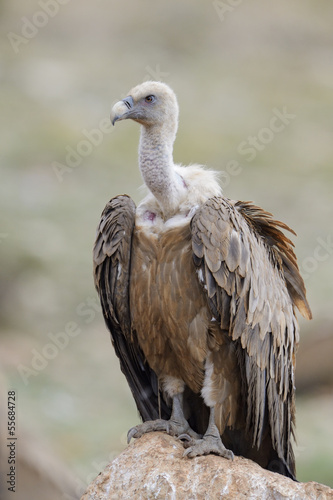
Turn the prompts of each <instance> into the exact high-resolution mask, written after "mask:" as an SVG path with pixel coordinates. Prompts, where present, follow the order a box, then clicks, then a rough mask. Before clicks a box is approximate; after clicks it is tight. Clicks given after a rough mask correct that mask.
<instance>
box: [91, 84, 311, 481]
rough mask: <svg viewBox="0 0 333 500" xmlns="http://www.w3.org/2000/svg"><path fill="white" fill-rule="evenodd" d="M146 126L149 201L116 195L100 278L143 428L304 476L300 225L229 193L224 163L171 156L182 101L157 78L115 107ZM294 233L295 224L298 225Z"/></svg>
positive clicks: (137, 430)
mask: <svg viewBox="0 0 333 500" xmlns="http://www.w3.org/2000/svg"><path fill="white" fill-rule="evenodd" d="M126 119H132V120H134V121H136V122H138V123H139V124H140V125H141V136H140V146H139V167H140V171H141V174H142V177H143V180H144V183H145V185H146V186H147V188H148V190H149V194H148V196H147V197H146V198H145V199H144V200H143V201H142V202H141V203H140V204H139V206H138V207H136V206H135V204H134V202H133V201H132V200H131V198H129V197H128V196H126V195H123V196H116V197H115V198H113V199H112V200H111V201H110V202H109V203H107V205H106V207H105V209H104V211H103V213H102V216H101V220H100V223H99V226H98V230H97V238H96V242H95V247H94V278H95V285H96V288H97V291H98V293H99V296H100V300H101V304H102V310H103V315H104V318H105V321H106V324H107V327H108V329H109V330H110V332H111V338H112V343H113V346H114V349H115V352H116V354H117V356H118V357H119V360H120V366H121V369H122V371H123V373H124V374H125V376H126V378H127V382H128V384H129V386H130V388H131V391H132V393H133V396H134V399H135V402H136V405H137V408H138V410H139V413H140V415H141V417H142V420H143V423H142V424H140V425H137V426H135V427H133V428H132V429H131V430H130V431H129V433H128V439H129V440H130V439H131V438H138V437H140V436H141V435H143V434H144V433H147V432H150V431H166V432H167V433H169V434H171V435H174V436H177V437H179V438H180V439H182V441H183V443H184V447H185V448H186V451H185V453H184V454H185V455H187V456H188V457H194V456H197V455H204V454H209V453H215V454H218V455H221V456H222V457H226V458H231V459H232V458H233V454H234V453H235V454H237V455H243V456H244V457H247V458H250V459H252V460H254V461H256V462H257V463H258V464H260V465H261V466H262V467H265V468H268V469H270V470H274V471H277V472H279V473H281V474H284V475H286V476H289V477H292V478H295V459H294V454H293V449H292V438H293V434H294V423H295V401H294V368H295V353H296V349H297V344H298V339H299V333H298V323H297V319H296V315H295V309H296V307H297V308H298V309H299V311H300V312H301V314H302V315H303V316H304V317H305V318H309V319H310V318H311V311H310V308H309V305H308V302H307V300H306V294H305V287H304V282H303V280H302V278H301V276H300V274H299V269H298V266H297V262H296V256H295V254H294V251H293V243H292V242H291V241H290V240H289V239H288V238H287V237H286V236H285V234H284V233H283V232H282V231H281V230H288V231H291V232H292V233H293V231H292V230H291V229H290V228H289V227H288V226H287V225H286V224H283V223H282V222H278V221H276V220H274V219H273V218H272V215H271V214H270V213H268V212H265V211H264V210H262V209H261V208H259V207H257V206H255V205H253V204H252V203H249V202H242V201H232V200H230V199H228V198H226V197H224V196H223V195H222V191H221V188H220V186H219V184H218V182H217V175H216V173H215V172H212V171H209V170H206V169H205V168H203V167H201V166H198V165H192V166H188V167H183V166H180V165H176V164H175V163H174V161H173V154H172V152H173V143H174V140H175V137H176V131H177V126H178V104H177V100H176V96H175V94H174V92H173V91H172V90H171V89H170V87H169V86H167V85H166V84H164V83H160V82H145V83H142V84H140V85H138V86H136V87H135V88H133V89H132V90H131V91H130V92H129V95H128V97H125V98H124V99H122V100H121V101H119V102H117V103H116V104H115V105H114V107H113V108H112V112H111V121H112V123H113V124H115V122H117V121H120V120H126ZM294 234H295V233H294Z"/></svg>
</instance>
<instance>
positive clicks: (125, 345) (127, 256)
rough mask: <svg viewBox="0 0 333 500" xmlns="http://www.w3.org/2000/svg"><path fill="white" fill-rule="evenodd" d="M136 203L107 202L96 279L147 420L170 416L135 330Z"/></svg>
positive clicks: (124, 369) (100, 228) (122, 363)
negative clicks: (132, 284)
mask: <svg viewBox="0 0 333 500" xmlns="http://www.w3.org/2000/svg"><path fill="white" fill-rule="evenodd" d="M135 211H136V208H135V204H134V202H133V201H132V200H131V198H129V197H128V196H126V195H124V196H117V197H115V198H113V199H112V200H111V201H110V202H109V203H107V205H106V207H105V209H104V210H103V213H102V216H101V220H100V223H99V226H98V229H97V237H96V242H95V246H94V251H93V259H94V279H95V286H96V289H97V292H98V294H99V297H100V301H101V305H102V311H103V315H104V319H105V322H106V325H107V327H108V329H109V330H110V333H111V340H112V344H113V346H114V349H115V352H116V354H117V356H118V358H119V360H120V367H121V370H122V372H123V373H124V375H125V376H126V379H127V382H128V384H129V386H130V389H131V391H132V393H133V396H134V399H135V402H136V405H137V407H138V410H139V413H140V415H141V417H142V419H143V420H152V419H154V418H158V416H159V409H160V412H161V415H162V417H164V418H168V417H169V416H170V409H169V408H168V407H167V405H166V404H165V403H164V401H161V402H160V400H159V399H160V398H159V387H158V381H157V377H156V374H155V373H154V371H153V370H151V368H150V367H149V366H148V364H147V363H146V360H145V358H144V355H143V352H142V350H141V348H140V346H139V343H138V341H137V337H136V334H135V332H132V329H131V319H130V306H129V276H130V262H131V244H132V234H133V228H134V223H135Z"/></svg>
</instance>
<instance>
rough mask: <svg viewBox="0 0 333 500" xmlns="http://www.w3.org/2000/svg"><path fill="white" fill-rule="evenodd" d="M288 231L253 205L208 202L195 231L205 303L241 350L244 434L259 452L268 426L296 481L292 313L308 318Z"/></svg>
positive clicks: (295, 331) (197, 217)
mask: <svg viewBox="0 0 333 500" xmlns="http://www.w3.org/2000/svg"><path fill="white" fill-rule="evenodd" d="M279 228H283V229H288V230H289V228H288V227H287V226H286V225H284V224H283V223H280V222H277V221H274V220H273V219H272V218H271V215H270V214H269V213H267V212H264V211H263V210H261V209H260V208H258V207H255V206H253V205H251V204H250V203H244V202H243V203H241V202H237V203H233V202H231V201H230V200H227V199H225V198H222V197H215V198H211V199H210V200H208V201H207V202H206V203H205V204H204V205H203V206H202V207H201V208H200V209H199V210H198V211H197V213H196V214H195V216H194V217H193V219H192V223H191V230H192V249H193V254H194V262H195V264H196V265H197V266H198V267H199V268H201V272H200V273H198V274H199V276H200V278H201V281H202V284H203V285H204V287H205V290H206V293H207V297H208V303H209V306H210V308H211V310H212V313H213V315H215V316H216V317H217V318H218V319H219V321H220V326H221V328H222V329H224V330H227V331H228V332H229V336H230V337H231V338H232V339H233V341H234V342H235V346H236V348H237V349H238V359H239V365H240V371H241V377H242V382H243V400H244V407H245V408H247V416H246V428H247V433H248V434H249V435H251V433H252V443H253V446H256V447H257V448H259V447H260V445H261V442H262V437H263V435H264V434H267V425H268V424H267V422H269V427H270V434H271V442H272V446H273V449H274V450H275V451H276V453H277V455H278V457H279V458H280V459H281V460H282V461H283V462H284V463H285V464H286V466H287V467H288V468H289V470H290V471H291V473H292V474H294V470H295V465H294V456H293V452H292V448H291V444H290V443H291V436H292V434H293V426H294V367H293V363H294V359H295V352H296V346H297V342H298V326H297V320H296V318H295V314H294V306H297V307H298V308H299V309H300V311H301V312H302V313H303V314H304V315H305V316H306V317H309V318H310V317H311V312H310V308H309V306H308V303H307V301H306V297H305V287H304V283H303V280H302V278H301V276H300V274H299V271H298V267H297V262H296V257H295V254H294V252H293V249H292V243H291V241H290V240H289V239H288V238H287V237H286V236H285V235H284V234H283V233H282V232H281V231H280V229H279Z"/></svg>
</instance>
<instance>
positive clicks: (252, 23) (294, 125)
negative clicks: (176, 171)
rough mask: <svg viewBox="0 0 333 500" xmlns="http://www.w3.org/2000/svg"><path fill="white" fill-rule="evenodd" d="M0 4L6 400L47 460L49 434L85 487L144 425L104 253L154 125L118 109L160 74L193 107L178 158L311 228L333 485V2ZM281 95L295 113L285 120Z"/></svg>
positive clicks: (309, 366) (307, 434)
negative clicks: (99, 237) (118, 354)
mask: <svg viewBox="0 0 333 500" xmlns="http://www.w3.org/2000/svg"><path fill="white" fill-rule="evenodd" d="M0 15H1V28H2V29H1V31H2V36H1V40H0V44H1V63H0V64H1V65H0V68H1V73H0V76H1V84H2V92H1V115H0V123H1V129H2V132H1V142H2V146H1V184H0V204H1V215H0V255H1V262H2V265H1V270H0V276H1V284H0V300H1V312H0V318H1V324H2V332H1V353H0V362H1V366H2V368H1V373H2V375H3V380H2V386H3V395H2V397H1V398H2V400H3V401H2V402H1V404H3V402H4V404H5V405H6V390H7V389H15V390H16V393H17V405H18V407H17V412H18V417H17V418H18V429H19V433H20V435H22V443H23V441H24V438H23V435H24V434H27V435H29V436H30V439H31V440H32V441H30V445H29V448H28V456H29V457H30V459H31V461H34V460H35V455H36V453H37V452H36V450H37V448H38V447H39V446H44V447H45V448H46V451H45V456H46V455H52V456H54V457H57V458H56V460H58V461H59V464H60V463H63V464H65V467H66V469H67V471H68V474H69V475H70V481H72V485H73V489H72V490H73V491H75V494H73V495H72V496H71V497H70V496H68V498H75V496H77V497H78V496H79V495H80V494H81V493H83V491H84V488H85V486H86V485H87V484H88V483H89V482H90V481H91V480H92V479H93V478H94V477H95V476H96V475H97V474H98V473H99V472H100V470H101V469H102V468H103V467H104V465H105V464H106V462H108V461H109V460H110V459H112V458H113V457H114V456H115V455H117V454H118V453H119V452H120V451H121V450H122V449H123V448H124V447H125V436H126V432H127V430H128V429H129V428H130V427H131V426H132V425H135V424H136V423H137V422H138V416H137V413H136V409H135V406H134V403H133V401H132V397H131V394H130V392H129V389H128V388H127V384H126V382H125V380H124V377H123V376H122V374H121V372H120V370H119V367H118V361H117V359H116V358H115V356H114V354H113V351H112V347H111V344H110V340H109V335H108V333H107V331H106V328H105V326H104V323H103V319H102V316H101V312H100V310H99V307H98V303H97V296H96V293H95V290H94V286H93V279H92V256H91V254H92V246H93V242H94V237H95V228H96V225H97V222H98V220H99V216H100V213H101V211H102V209H103V207H104V205H105V204H106V202H107V201H108V200H109V199H110V198H111V197H113V196H115V195H117V194H123V193H127V194H129V195H131V196H132V197H133V198H134V200H135V201H136V202H138V201H139V200H140V198H141V197H142V191H141V190H140V186H141V184H142V180H141V178H140V174H139V171H138V168H137V144H138V137H139V128H138V126H137V124H134V123H132V122H125V123H121V124H119V125H118V126H117V127H115V128H114V129H111V127H108V128H106V126H105V123H107V122H106V121H105V119H107V118H108V115H109V111H110V108H111V105H112V103H113V102H115V101H116V100H118V99H120V98H121V97H124V96H125V95H126V94H127V92H128V90H129V89H130V88H131V87H132V86H134V85H136V84H138V83H140V82H142V81H144V80H147V79H153V80H155V79H157V80H163V81H166V82H167V83H169V84H170V85H171V86H172V87H173V88H174V90H175V92H176V93H177V96H178V100H179V104H180V126H179V132H178V137H177V141H176V145H175V160H176V161H177V162H181V163H183V164H188V163H203V164H207V165H208V166H209V167H211V168H213V169H216V170H219V171H224V172H225V173H224V174H222V183H223V185H224V192H225V195H226V196H228V197H230V198H233V199H243V200H253V201H254V202H255V203H257V204H259V205H261V206H262V207H263V208H265V209H266V210H268V211H270V212H273V214H274V216H275V217H276V218H277V219H279V220H282V221H284V222H286V223H287V224H289V225H290V226H291V227H292V228H294V229H295V231H296V232H297V234H298V237H297V238H294V241H295V243H296V253H297V256H298V259H299V264H300V267H301V269H302V272H303V275H304V277H305V283H306V286H307V290H308V299H309V302H310V304H311V307H312V311H313V317H314V319H313V321H311V322H306V321H305V320H303V318H300V326H301V344H300V349H299V356H298V363H297V371H296V382H297V384H296V385H297V437H298V445H297V447H296V456H297V466H298V478H299V480H301V481H311V480H314V481H319V482H323V483H326V484H328V485H331V486H333V472H332V471H333V445H332V442H333V426H332V422H333V397H332V387H333V366H332V357H333V356H332V355H333V336H332V325H333V309H332V297H333V266H332V263H333V258H332V257H333V245H332V243H333V232H332V217H333V201H332V187H333V184H332V181H333V170H332V164H333V146H332V144H333V136H332V130H333V118H332V116H333V114H332V111H333V92H332V91H333V88H332V87H333V57H332V48H333V30H332V21H333V3H332V2H327V1H323V0H318V1H317V2H313V1H309V0H302V1H301V0H295V1H294V2H289V1H287V0H281V1H280V2H274V3H272V2H265V1H264V0H254V1H252V2H242V1H237V2H236V1H234V0H233V1H231V0H225V1H215V2H211V1H209V2H194V1H191V0H181V1H179V0H177V1H176V0H168V2H166V1H164V2H162V1H157V2H149V1H148V0H142V1H140V2H135V1H133V0H122V1H121V2H119V1H115V0H96V1H95V2H88V1H87V0H81V1H80V2H79V1H78V0H70V1H69V0H61V1H60V0H39V1H32V0H29V1H28V0H25V1H24V2H23V0H17V1H16V2H10V1H9V0H7V1H6V0H2V1H1V2H0ZM276 109H277V110H279V112H280V113H287V114H288V116H289V118H288V119H286V120H285V121H286V122H288V123H285V126H284V127H282V128H283V130H281V131H280V132H274V133H273V132H270V131H269V130H267V128H270V123H271V119H272V117H273V116H274V114H275V113H276ZM101 127H102V128H103V131H101V132H99V133H98V132H96V129H100V130H101ZM250 137H256V138H257V141H259V142H257V143H256V144H257V145H258V146H256V147H255V150H254V151H255V154H254V158H251V157H252V156H253V155H250V154H249V153H248V154H245V153H244V151H245V146H246V144H248V141H249V138H250ZM89 138H90V139H89ZM250 140H252V139H250ZM89 141H90V142H89ZM232 166H236V168H232ZM64 332H65V333H64ZM66 332H67V333H66ZM62 333H64V334H63V335H62ZM70 335H72V336H70ZM54 339H57V341H55V340H54ZM61 339H62V340H61ZM66 339H67V340H66ZM56 342H58V344H57V343H56ZM66 342H67V345H65V344H66ZM38 360H39V361H38ZM38 363H39V364H38ZM36 368H38V369H36ZM28 370H31V371H30V372H29V371H28ZM31 443H33V444H32V445H31ZM27 446H28V445H27ZM23 448H24V446H23V444H22V446H21V450H22V449H23ZM36 460H37V459H36ZM42 461H43V460H42ZM60 476H62V474H60ZM58 479H59V478H58ZM58 479H55V481H56V480H58ZM61 480H62V479H61V478H60V484H61ZM60 491H61V486H60ZM63 493H64V491H63ZM62 498H64V496H62Z"/></svg>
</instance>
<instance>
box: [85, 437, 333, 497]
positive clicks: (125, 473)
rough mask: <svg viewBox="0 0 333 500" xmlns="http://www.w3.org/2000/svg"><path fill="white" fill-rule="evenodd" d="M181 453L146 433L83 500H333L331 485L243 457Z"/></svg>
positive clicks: (178, 447) (180, 448)
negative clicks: (278, 471) (267, 467)
mask: <svg viewBox="0 0 333 500" xmlns="http://www.w3.org/2000/svg"><path fill="white" fill-rule="evenodd" d="M183 453H184V448H183V446H182V444H181V443H180V442H178V441H177V440H176V439H175V438H173V437H170V436H168V435H167V434H163V433H160V432H155V433H150V434H146V435H144V436H142V437H141V438H140V439H137V440H134V441H133V442H132V443H131V444H130V445H129V446H128V447H127V448H126V450H124V451H123V452H122V453H121V454H120V455H119V456H118V457H117V458H116V459H115V460H113V461H112V462H111V463H110V464H109V465H108V466H107V467H106V468H105V469H104V471H103V472H101V473H100V474H99V475H98V476H97V478H96V479H95V480H94V481H93V482H92V483H91V484H90V486H89V487H88V489H87V491H86V493H85V494H84V495H83V496H82V498H81V500H118V499H119V500H121V499H130V500H132V499H133V500H134V499H138V500H146V499H147V500H153V499H154V500H182V499H186V500H204V499H205V500H214V499H222V498H228V499H237V500H242V499H260V500H264V499H267V500H268V499H269V500H271V499H274V500H280V499H281V500H282V499H285V500H287V499H288V500H305V499H313V500H315V499H316V500H328V499H333V490H332V489H330V488H329V487H327V486H324V485H322V484H319V483H315V482H310V483H296V482H294V481H292V480H291V479H288V478H285V477H283V476H281V475H280V474H276V473H274V472H269V471H267V470H264V469H262V468H261V467H259V465H257V464H256V463H254V462H252V461H251V460H247V459H245V458H242V457H235V460H234V461H229V460H227V459H225V458H221V457H218V456H214V455H209V456H205V457H196V458H192V459H189V458H184V457H183Z"/></svg>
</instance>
